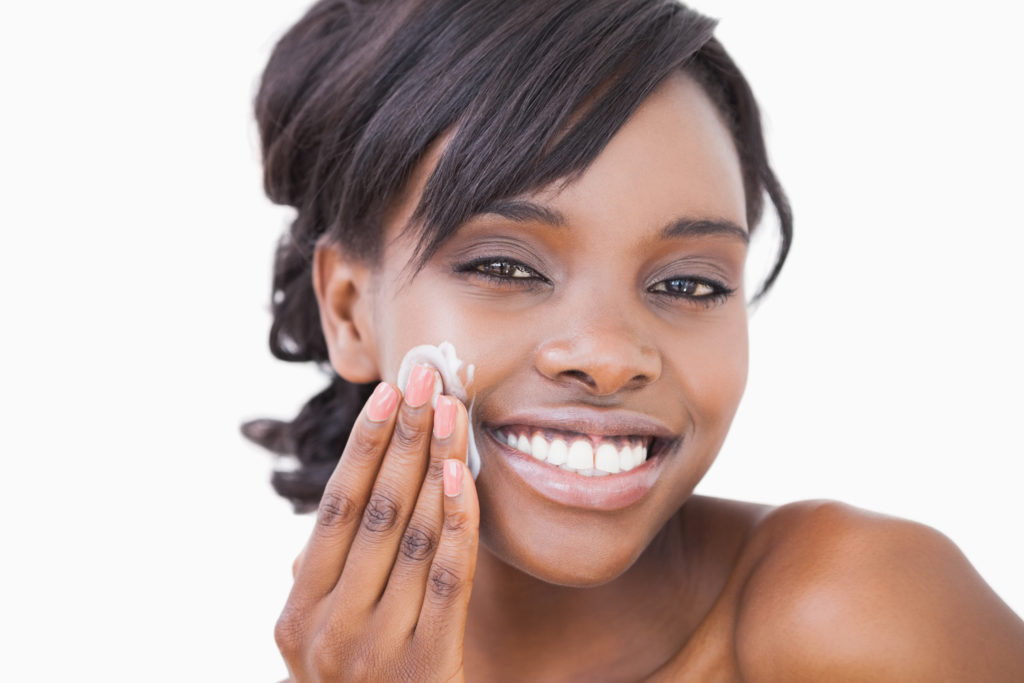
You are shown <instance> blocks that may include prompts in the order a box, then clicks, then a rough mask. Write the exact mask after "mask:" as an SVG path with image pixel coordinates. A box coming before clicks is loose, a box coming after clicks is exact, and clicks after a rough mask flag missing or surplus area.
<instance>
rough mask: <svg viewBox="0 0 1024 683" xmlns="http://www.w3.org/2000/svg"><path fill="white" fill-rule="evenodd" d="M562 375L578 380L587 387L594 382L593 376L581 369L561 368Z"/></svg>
mask: <svg viewBox="0 0 1024 683" xmlns="http://www.w3.org/2000/svg"><path fill="white" fill-rule="evenodd" d="M562 376H564V377H567V378H570V379H575V380H579V381H580V382H583V383H584V384H586V385H587V386H588V387H592V386H594V384H595V382H594V378H593V377H591V376H590V375H588V374H587V373H585V372H583V371H582V370H563V371H562Z"/></svg>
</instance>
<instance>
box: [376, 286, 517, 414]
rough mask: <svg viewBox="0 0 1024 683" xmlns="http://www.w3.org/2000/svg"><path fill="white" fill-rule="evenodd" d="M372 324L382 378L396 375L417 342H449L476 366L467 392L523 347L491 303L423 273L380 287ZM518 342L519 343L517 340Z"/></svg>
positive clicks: (483, 382) (494, 374) (511, 361)
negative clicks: (402, 284) (386, 288)
mask: <svg viewBox="0 0 1024 683" xmlns="http://www.w3.org/2000/svg"><path fill="white" fill-rule="evenodd" d="M382 293H383V294H384V296H381V297H379V299H378V302H377V303H376V305H375V313H374V319H375V324H374V328H375V331H376V340H375V341H376V347H377V350H378V354H379V360H380V363H381V365H380V367H381V372H382V375H383V378H384V379H386V380H388V381H392V382H393V381H395V379H396V378H397V376H398V368H399V367H400V365H401V362H402V358H403V357H404V356H405V353H406V352H407V351H408V350H409V349H411V348H412V347H414V346H419V345H420V344H434V345H437V344H440V343H441V342H445V341H447V342H450V343H451V344H452V345H453V346H454V347H455V351H456V353H457V354H458V357H459V358H460V359H461V360H462V361H463V362H464V363H466V364H472V365H473V366H474V368H475V370H474V376H473V383H472V384H471V385H470V386H469V389H470V394H471V395H472V394H474V393H475V392H474V389H475V388H480V387H484V386H487V385H488V384H489V383H490V382H489V380H488V378H489V377H497V376H502V375H504V374H505V373H506V372H507V369H508V368H507V367H506V366H512V365H515V363H516V359H520V358H522V357H523V354H525V353H527V352H528V348H529V342H528V341H527V340H525V339H522V336H521V335H512V334H507V333H506V332H505V330H506V328H507V327H508V320H509V318H508V316H507V315H505V314H503V313H501V311H500V310H495V307H494V306H488V305H484V304H483V303H480V302H474V301H472V300H470V301H467V300H466V297H465V296H460V295H459V293H458V292H457V291H453V287H451V285H450V283H447V282H444V281H443V280H440V279H439V278H436V277H433V278H432V277H430V276H429V275H428V274H426V273H424V274H421V275H420V276H417V277H416V278H414V280H413V282H412V283H410V284H407V285H406V286H405V287H403V288H401V289H398V290H397V291H390V292H382ZM517 343H520V344H522V345H523V349H519V348H517V346H516V344H517Z"/></svg>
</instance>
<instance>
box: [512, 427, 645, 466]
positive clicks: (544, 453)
mask: <svg viewBox="0 0 1024 683" xmlns="http://www.w3.org/2000/svg"><path fill="white" fill-rule="evenodd" d="M494 433H495V436H496V437H497V439H498V441H501V442H504V443H506V444H508V445H509V447H511V448H514V449H516V450H517V451H519V452H520V453H524V454H526V455H530V456H533V457H534V458H535V459H537V460H540V461H541V462H546V463H547V464H549V465H553V466H555V467H560V468H561V469H563V470H568V471H570V472H575V473H576V474H580V475H583V476H585V477H603V476H607V475H609V474H618V473H619V472H629V471H630V470H632V469H633V468H635V467H636V466H638V465H641V464H643V463H644V462H645V461H646V460H647V453H648V449H649V446H650V444H651V440H652V439H651V438H650V437H643V436H594V435H590V434H581V433H578V432H566V431H560V430H550V429H538V428H536V427H529V426H525V425H514V426H508V427H502V428H501V429H497V430H495V432H494Z"/></svg>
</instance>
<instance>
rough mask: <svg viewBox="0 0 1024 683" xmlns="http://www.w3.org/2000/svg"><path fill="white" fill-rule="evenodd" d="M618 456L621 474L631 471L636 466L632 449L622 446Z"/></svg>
mask: <svg viewBox="0 0 1024 683" xmlns="http://www.w3.org/2000/svg"><path fill="white" fill-rule="evenodd" d="M618 456H619V469H620V470H622V471H623V472H629V471H630V470H631V469H633V468H634V467H636V466H637V462H636V460H635V459H634V455H633V449H632V448H631V447H630V446H623V447H622V449H621V450H620V451H619V453H618Z"/></svg>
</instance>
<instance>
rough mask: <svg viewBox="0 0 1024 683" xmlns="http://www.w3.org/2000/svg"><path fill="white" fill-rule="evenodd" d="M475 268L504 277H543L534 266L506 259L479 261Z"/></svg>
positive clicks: (491, 274) (481, 271)
mask: <svg viewBox="0 0 1024 683" xmlns="http://www.w3.org/2000/svg"><path fill="white" fill-rule="evenodd" d="M473 269H474V270H476V271H477V272H478V273H483V274H484V275H489V276H491V277H499V278H502V279H509V280H514V279H529V278H538V279H542V278H540V274H539V273H538V272H537V271H535V270H534V269H533V268H530V267H529V266H524V265H523V264H522V263H519V262H517V261H509V260H506V259H488V260H486V261H482V262H478V263H476V264H474V265H473Z"/></svg>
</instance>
